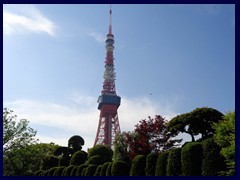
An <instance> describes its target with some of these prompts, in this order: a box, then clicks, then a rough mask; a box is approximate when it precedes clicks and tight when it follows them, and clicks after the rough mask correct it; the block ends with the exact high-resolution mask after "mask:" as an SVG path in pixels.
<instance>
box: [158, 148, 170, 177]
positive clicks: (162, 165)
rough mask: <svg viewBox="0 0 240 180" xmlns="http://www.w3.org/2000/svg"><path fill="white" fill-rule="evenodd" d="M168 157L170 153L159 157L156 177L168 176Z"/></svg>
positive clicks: (164, 153) (166, 152) (167, 152)
mask: <svg viewBox="0 0 240 180" xmlns="http://www.w3.org/2000/svg"><path fill="white" fill-rule="evenodd" d="M168 155H169V151H165V152H163V153H161V154H160V155H159V156H158V159H157V163H156V170H155V176H166V171H167V161H168Z"/></svg>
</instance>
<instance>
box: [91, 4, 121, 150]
mask: <svg viewBox="0 0 240 180" xmlns="http://www.w3.org/2000/svg"><path fill="white" fill-rule="evenodd" d="M105 43H106V46H105V47H106V61H105V71H104V76H103V77H104V82H103V90H102V92H101V95H100V96H99V98H98V109H99V110H100V118H99V123H98V129H97V134H96V139H95V142H94V145H96V144H102V145H108V146H110V147H112V145H113V141H114V139H115V137H116V135H117V134H118V133H120V125H119V120H118V113H117V109H118V107H119V106H120V102H121V97H119V96H117V94H116V87H115V79H116V73H115V71H114V70H115V68H114V58H113V50H114V46H113V45H114V35H113V34H112V9H111V5H110V11H109V30H108V34H107V39H106V41H105Z"/></svg>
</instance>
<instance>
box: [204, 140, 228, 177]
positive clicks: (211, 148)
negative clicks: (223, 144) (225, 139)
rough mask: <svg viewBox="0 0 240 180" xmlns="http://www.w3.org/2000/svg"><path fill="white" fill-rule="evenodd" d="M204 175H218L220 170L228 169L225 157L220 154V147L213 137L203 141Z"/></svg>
mask: <svg viewBox="0 0 240 180" xmlns="http://www.w3.org/2000/svg"><path fill="white" fill-rule="evenodd" d="M202 148H203V162H202V175H203V176H217V175H219V172H220V171H223V170H226V165H225V163H224V157H223V156H222V155H221V154H220V147H219V146H218V145H217V144H216V143H215V142H214V140H213V138H208V139H206V140H204V141H203V142H202Z"/></svg>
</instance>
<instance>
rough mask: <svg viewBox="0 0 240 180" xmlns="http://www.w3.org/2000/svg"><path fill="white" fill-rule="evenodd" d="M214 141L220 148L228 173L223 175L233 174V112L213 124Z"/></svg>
mask: <svg viewBox="0 0 240 180" xmlns="http://www.w3.org/2000/svg"><path fill="white" fill-rule="evenodd" d="M213 129H214V130H215V134H214V135H213V137H214V141H215V142H216V143H217V144H218V145H219V146H220V147H221V151H220V153H221V154H222V155H223V156H224V157H225V159H226V164H227V167H228V171H226V172H223V174H225V175H234V174H235V112H229V113H227V114H226V115H225V116H224V117H223V120H222V121H219V122H218V123H214V125H213Z"/></svg>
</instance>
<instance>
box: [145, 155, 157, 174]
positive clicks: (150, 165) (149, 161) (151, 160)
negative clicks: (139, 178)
mask: <svg viewBox="0 0 240 180" xmlns="http://www.w3.org/2000/svg"><path fill="white" fill-rule="evenodd" d="M157 158H158V154H157V153H150V154H148V155H147V157H146V176H155V170H156V163H157Z"/></svg>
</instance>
